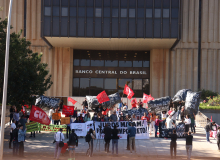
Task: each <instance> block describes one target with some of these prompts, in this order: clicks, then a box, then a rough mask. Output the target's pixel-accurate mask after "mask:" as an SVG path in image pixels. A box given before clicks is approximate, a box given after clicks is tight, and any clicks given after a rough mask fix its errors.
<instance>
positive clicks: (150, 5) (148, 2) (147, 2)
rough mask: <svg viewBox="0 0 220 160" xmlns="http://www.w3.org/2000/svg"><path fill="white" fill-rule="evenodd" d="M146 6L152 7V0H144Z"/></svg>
mask: <svg viewBox="0 0 220 160" xmlns="http://www.w3.org/2000/svg"><path fill="white" fill-rule="evenodd" d="M146 7H149V8H152V7H153V0H146Z"/></svg>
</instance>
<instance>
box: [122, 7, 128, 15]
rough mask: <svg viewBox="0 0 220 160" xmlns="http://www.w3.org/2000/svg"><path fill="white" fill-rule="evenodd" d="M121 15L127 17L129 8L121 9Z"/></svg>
mask: <svg viewBox="0 0 220 160" xmlns="http://www.w3.org/2000/svg"><path fill="white" fill-rule="evenodd" d="M121 17H127V9H124V8H123V9H121Z"/></svg>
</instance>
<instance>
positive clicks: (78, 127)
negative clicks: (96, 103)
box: [70, 121, 94, 136]
mask: <svg viewBox="0 0 220 160" xmlns="http://www.w3.org/2000/svg"><path fill="white" fill-rule="evenodd" d="M90 128H92V129H93V130H94V126H93V121H88V122H86V123H71V124H70V129H71V130H72V129H74V130H75V133H76V135H77V136H86V134H87V132H88V131H89V129H90Z"/></svg>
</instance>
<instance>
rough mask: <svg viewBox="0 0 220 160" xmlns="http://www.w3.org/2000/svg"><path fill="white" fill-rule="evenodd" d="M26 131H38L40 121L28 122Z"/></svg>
mask: <svg viewBox="0 0 220 160" xmlns="http://www.w3.org/2000/svg"><path fill="white" fill-rule="evenodd" d="M26 128H27V131H26V132H33V131H38V123H37V122H30V123H26Z"/></svg>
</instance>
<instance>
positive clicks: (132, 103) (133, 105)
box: [131, 99, 137, 109]
mask: <svg viewBox="0 0 220 160" xmlns="http://www.w3.org/2000/svg"><path fill="white" fill-rule="evenodd" d="M133 108H137V103H136V99H132V100H131V109H133Z"/></svg>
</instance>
